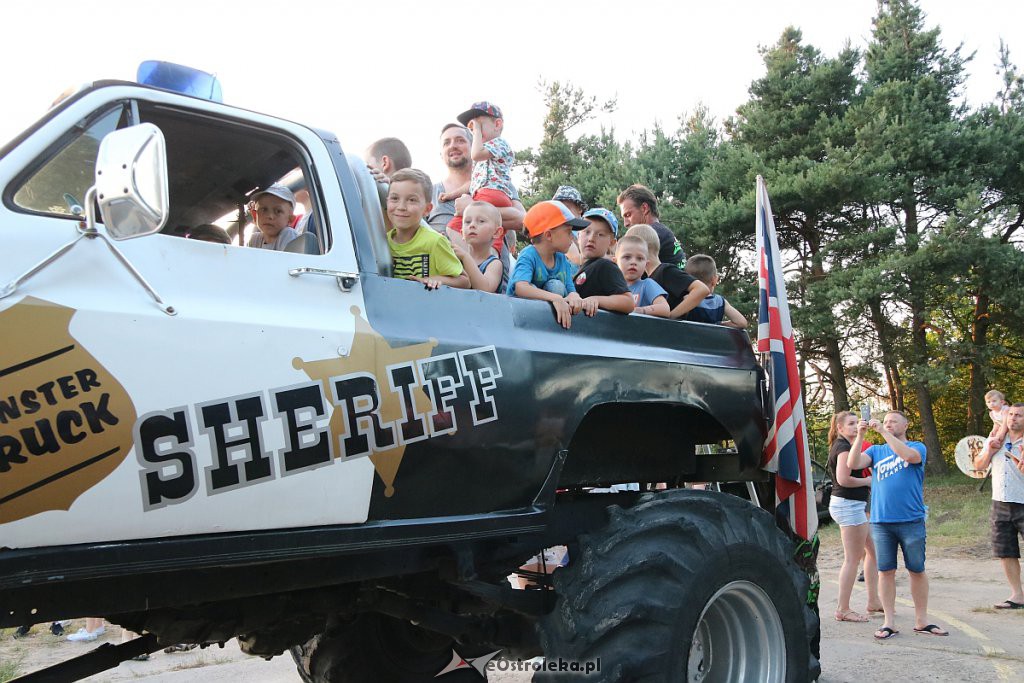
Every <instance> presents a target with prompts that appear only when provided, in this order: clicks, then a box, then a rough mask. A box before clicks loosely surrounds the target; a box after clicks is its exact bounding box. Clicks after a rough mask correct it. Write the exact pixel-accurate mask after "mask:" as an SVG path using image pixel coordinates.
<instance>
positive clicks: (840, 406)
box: [808, 240, 850, 413]
mask: <svg viewBox="0 0 1024 683" xmlns="http://www.w3.org/2000/svg"><path fill="white" fill-rule="evenodd" d="M808 247H809V249H810V250H811V255H812V257H811V278H812V279H813V280H814V281H820V280H824V279H825V278H826V277H827V275H826V273H825V268H824V266H822V265H821V259H820V257H819V256H818V252H819V247H818V244H817V242H814V241H812V240H808ZM828 320H829V321H830V322H831V327H832V329H833V330H834V329H836V327H837V325H836V320H835V316H833V315H832V313H831V311H828ZM824 352H825V358H826V359H827V360H828V371H829V374H830V375H831V382H830V384H831V387H832V401H833V402H834V403H835V409H836V412H837V413H838V412H839V411H841V410H849V409H850V393H849V391H848V390H847V388H846V368H845V367H843V358H842V354H841V353H840V350H839V338H838V337H837V336H836V335H834V334H832V333H826V334H825V350H824Z"/></svg>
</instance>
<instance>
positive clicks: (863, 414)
mask: <svg viewBox="0 0 1024 683" xmlns="http://www.w3.org/2000/svg"><path fill="white" fill-rule="evenodd" d="M860 419H862V420H864V421H865V422H867V421H869V420H870V419H871V406H870V405H868V404H867V403H862V404H861V406H860Z"/></svg>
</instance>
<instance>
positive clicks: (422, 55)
mask: <svg viewBox="0 0 1024 683" xmlns="http://www.w3.org/2000/svg"><path fill="white" fill-rule="evenodd" d="M921 4H922V7H923V9H924V11H925V12H926V15H927V17H926V25H927V26H928V27H932V26H935V25H938V26H940V27H941V28H942V36H943V44H944V45H945V46H946V47H949V48H952V47H955V46H956V45H958V44H960V43H963V45H964V52H965V53H966V54H970V53H972V52H973V53H975V57H974V60H973V61H972V62H971V63H970V64H969V66H968V70H969V73H970V78H969V79H968V83H967V88H966V91H965V96H966V98H967V101H968V103H969V104H972V105H977V104H981V103H983V102H986V101H988V100H989V99H990V98H991V97H992V96H994V94H995V92H996V91H997V90H998V88H999V81H998V78H997V76H996V73H995V66H994V65H995V63H996V61H997V56H998V46H999V41H1000V39H1003V40H1004V41H1005V42H1006V43H1007V44H1008V46H1009V47H1010V50H1011V57H1013V58H1014V59H1015V60H1016V61H1017V62H1018V63H1020V64H1022V65H1024V3H1019V2H1015V1H1013V0H971V1H970V2H964V1H963V0H923V2H922V3H921ZM478 7H483V8H484V9H483V10H482V11H481V10H478V9H477V8H478ZM16 8H17V9H11V8H10V7H7V6H5V10H6V11H5V15H6V16H5V17H4V33H5V37H4V40H3V41H0V63H3V64H6V65H8V66H7V67H6V68H5V69H4V70H3V71H4V75H3V76H2V82H3V84H4V86H5V88H4V90H5V93H6V97H5V98H4V114H3V117H2V118H0V141H2V142H6V141H7V140H9V139H10V138H12V137H14V136H15V135H17V134H18V133H19V132H20V131H21V130H22V129H24V128H25V127H27V126H28V125H30V124H31V123H32V122H33V121H34V120H35V119H37V118H38V117H39V116H41V115H42V113H43V112H44V111H45V110H46V108H47V107H48V106H49V104H50V102H52V101H53V99H54V98H55V97H56V96H57V95H58V94H59V93H60V92H61V91H63V90H64V89H65V88H67V87H68V86H70V85H74V84H78V83H85V82H89V81H93V80H101V79H109V78H114V79H123V80H134V78H135V70H136V68H137V66H138V64H139V63H140V62H142V61H144V60H147V59H158V60H164V61H170V62H176V63H179V64H187V65H189V66H193V67H196V68H199V69H202V70H204V71H209V72H211V73H215V74H216V75H217V76H218V77H219V78H220V80H221V83H222V86H223V91H224V101H225V103H227V104H231V105H234V106H239V107H243V108H245V109H252V110H256V111H260V112H262V113H266V114H271V115H274V116H280V117H282V118H286V119H290V120H293V121H297V122H300V123H304V124H308V125H311V126H316V127H319V128H323V129H327V130H330V131H333V132H334V133H336V134H337V135H338V136H339V139H340V140H341V143H342V146H343V148H345V149H346V151H351V152H359V153H362V151H363V150H364V149H365V147H366V146H367V145H368V144H369V143H371V142H372V141H374V140H376V139H378V138H381V137H388V136H394V137H398V138H400V139H402V140H404V141H405V142H406V144H407V145H408V146H409V148H410V150H411V151H412V157H413V165H414V166H416V167H419V168H422V169H423V170H425V171H426V172H427V173H428V174H430V175H431V176H435V177H438V179H439V177H440V176H441V175H443V167H442V165H441V162H440V158H439V155H438V144H437V140H438V136H439V133H440V129H441V127H442V126H443V125H444V124H445V123H447V122H449V121H451V120H453V119H454V118H455V116H456V115H457V114H458V113H460V112H462V111H464V110H465V109H468V108H469V106H470V104H471V103H472V102H474V101H478V100H489V101H492V102H494V103H495V104H497V105H498V106H500V107H501V108H502V109H503V111H504V115H505V133H504V134H505V137H506V139H507V140H508V141H509V143H510V144H511V145H512V147H513V149H523V148H526V147H536V146H537V145H538V144H539V142H540V139H541V125H542V122H543V118H544V115H545V108H544V103H543V98H542V95H541V90H540V88H539V84H540V83H541V82H542V81H547V82H551V81H556V80H557V81H560V82H563V83H565V82H570V83H572V84H573V85H575V86H578V87H580V88H582V90H583V91H584V93H586V94H587V95H590V96H595V97H597V98H598V100H602V101H603V100H607V99H609V98H612V97H615V98H617V101H618V107H617V109H616V110H615V111H614V112H613V113H611V114H602V115H601V117H600V118H599V119H598V120H597V121H595V122H593V123H591V124H589V125H590V128H589V129H581V130H579V131H578V132H579V133H586V132H596V130H597V129H598V127H599V126H600V125H604V126H605V127H609V128H614V129H615V132H616V135H617V136H618V137H619V138H620V139H635V138H636V136H637V135H638V134H639V133H640V132H642V131H643V130H645V129H650V128H652V127H653V126H654V125H655V123H660V124H661V125H662V126H663V127H665V128H668V129H674V128H675V126H676V124H677V122H678V119H679V117H680V116H682V115H685V114H686V113H688V112H692V111H693V110H694V109H695V108H696V107H697V106H698V105H701V104H703V105H704V106H707V107H708V109H709V110H710V111H711V113H712V115H714V116H715V117H716V118H717V119H718V120H719V121H721V120H723V119H724V118H726V117H728V116H729V115H730V114H732V113H733V112H734V111H735V109H736V107H737V106H738V105H740V104H742V103H743V102H744V101H746V99H747V97H748V92H747V91H748V88H749V86H750V83H751V81H753V80H754V79H756V78H758V77H760V76H761V75H763V73H764V66H763V62H762V60H761V57H760V55H759V53H758V47H759V46H766V45H771V44H772V43H774V42H775V41H776V40H777V39H778V37H779V35H780V34H781V33H782V30H783V29H784V28H785V27H786V26H788V25H793V26H796V27H798V28H800V29H801V30H802V31H803V36H804V41H805V42H806V43H808V44H811V45H814V46H815V47H817V48H819V49H820V50H821V51H822V52H824V53H825V54H826V55H834V54H836V53H837V52H838V51H839V50H840V49H841V48H842V47H843V45H844V43H845V42H846V41H849V42H850V43H851V44H852V45H853V46H854V47H864V46H866V44H867V42H868V41H869V39H870V37H871V18H872V16H873V15H874V13H875V10H876V0H760V1H755V0H732V1H731V2H710V3H709V2H700V3H694V2H676V3H666V2H651V1H648V0H632V1H631V2H628V3H623V2H605V1H603V0H598V1H593V2H576V1H575V0H572V1H565V2H559V1H557V0H556V1H552V0H548V1H547V2H537V1H534V0H523V1H521V2H516V3H503V2H490V3H486V4H481V5H476V4H474V3H437V2H427V1H420V2H406V1H405V0H390V1H389V2H363V3H350V2H339V3H331V4H328V3H320V2H305V3H303V2H292V3H284V2H280V1H278V2H263V1H262V0H255V1H251V2H234V1H223V2H215V1H212V0H206V1H205V2H196V1H195V0H177V1H175V2H150V1H149V0H134V1H133V2H123V1H122V2H111V1H109V0H92V1H91V2H87V3H82V2H65V1H57V0H36V1H34V2H24V3H21V2H19V3H17V5H16ZM477 17H479V18H477ZM11 65H17V68H15V67H14V66H11Z"/></svg>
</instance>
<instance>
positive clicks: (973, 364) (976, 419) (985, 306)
mask: <svg viewBox="0 0 1024 683" xmlns="http://www.w3.org/2000/svg"><path fill="white" fill-rule="evenodd" d="M989 303H990V300H989V297H988V295H987V294H979V295H978V298H977V300H976V301H975V305H974V321H973V323H972V327H973V330H971V332H972V334H971V338H972V341H973V342H974V349H973V353H972V354H971V359H970V361H969V363H970V369H971V387H970V393H969V394H968V401H967V432H968V433H969V434H982V435H984V434H985V392H986V391H987V388H986V386H987V382H986V380H987V376H986V375H987V374H988V373H986V372H985V370H986V367H985V365H986V363H985V353H984V352H985V347H986V345H987V344H988V325H989V317H988V312H989Z"/></svg>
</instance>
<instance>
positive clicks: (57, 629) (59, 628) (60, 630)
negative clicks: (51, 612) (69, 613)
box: [50, 621, 64, 636]
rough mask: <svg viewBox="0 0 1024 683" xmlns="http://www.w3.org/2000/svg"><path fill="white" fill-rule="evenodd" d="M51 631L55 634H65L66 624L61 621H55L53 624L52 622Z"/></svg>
mask: <svg viewBox="0 0 1024 683" xmlns="http://www.w3.org/2000/svg"><path fill="white" fill-rule="evenodd" d="M50 633H52V634H53V635H55V636H62V635H64V624H62V623H61V622H59V621H55V622H53V623H52V624H50Z"/></svg>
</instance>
